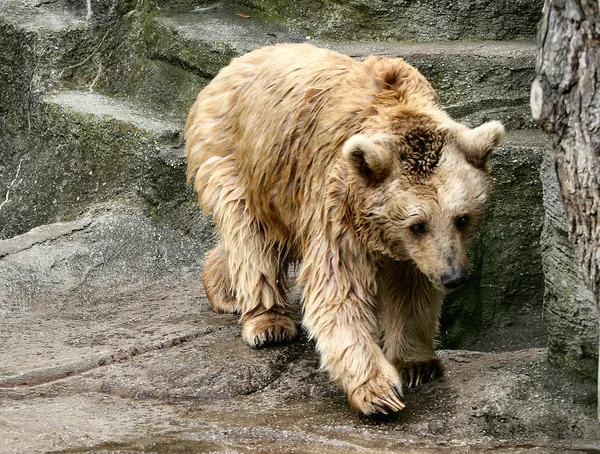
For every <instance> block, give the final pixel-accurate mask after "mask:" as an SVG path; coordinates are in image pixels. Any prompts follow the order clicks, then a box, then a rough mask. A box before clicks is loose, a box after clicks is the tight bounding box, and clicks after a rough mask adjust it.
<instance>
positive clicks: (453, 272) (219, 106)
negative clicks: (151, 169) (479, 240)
mask: <svg viewBox="0 0 600 454" xmlns="http://www.w3.org/2000/svg"><path fill="white" fill-rule="evenodd" d="M185 133H186V154H187V159H188V182H193V185H194V187H195V189H196V191H197V192H198V199H199V203H200V206H201V207H202V209H203V211H204V212H205V213H212V215H213V218H214V221H215V224H216V228H217V231H218V233H219V237H220V239H219V242H218V244H217V245H216V247H215V248H214V249H213V250H212V251H211V252H210V253H209V254H208V256H207V258H206V262H205V267H204V275H203V280H204V287H205V289H206V294H207V296H208V298H209V300H210V302H211V304H212V306H213V308H214V309H215V310H217V311H219V312H229V313H233V312H239V313H240V314H241V322H242V324H243V328H242V335H243V338H244V339H245V340H246V342H248V344H250V345H251V346H253V347H260V346H263V345H265V344H268V343H273V342H281V341H286V340H290V339H293V338H294V337H295V336H296V334H297V329H296V324H295V322H294V320H293V318H292V317H291V316H290V313H289V305H288V297H287V288H288V287H287V282H286V277H287V271H288V266H289V265H290V264H292V263H294V262H298V261H301V268H300V273H299V282H300V283H301V284H302V286H303V294H302V304H303V326H304V327H305V329H306V330H307V332H308V334H309V336H310V337H311V338H313V339H314V340H315V342H316V346H317V349H318V351H319V353H320V355H321V364H322V368H323V369H324V370H326V371H327V372H328V373H329V376H330V377H331V379H332V380H335V381H336V382H337V383H338V384H339V385H340V386H341V388H342V389H343V390H344V391H345V392H346V393H347V395H348V399H349V401H350V404H351V405H352V406H353V407H354V408H355V409H357V410H359V411H361V412H363V413H365V414H372V413H376V412H381V413H387V412H389V411H393V412H395V411H398V410H400V409H402V408H403V407H404V405H405V404H404V401H403V400H402V386H401V384H402V383H401V376H400V373H402V376H403V377H404V378H405V385H407V386H415V385H418V384H419V383H422V382H425V381H428V380H432V379H434V378H436V377H438V376H440V375H441V374H442V373H443V370H444V366H443V363H442V361H441V360H440V359H439V358H438V357H437V356H436V354H435V352H434V339H435V336H436V333H437V329H438V323H439V315H440V308H441V303H442V297H443V295H444V292H446V291H447V290H451V289H454V288H456V287H458V286H459V285H461V284H462V283H463V282H464V281H465V280H466V279H467V255H466V244H467V242H468V240H469V238H470V237H472V236H473V234H474V232H475V230H476V229H477V227H478V226H479V224H480V223H481V221H482V217H483V214H484V204H485V202H486V199H487V198H488V194H489V192H490V186H491V175H490V172H489V156H490V152H491V151H492V149H493V148H494V147H496V146H497V145H498V144H499V143H500V141H501V140H502V137H503V134H504V129H503V127H502V125H501V124H500V123H498V122H489V123H485V124H483V125H481V126H479V127H477V128H474V129H469V128H468V127H466V126H463V125H461V124H459V123H457V122H455V121H453V120H452V119H450V118H449V117H448V115H447V114H446V113H445V112H444V111H443V110H442V108H441V107H440V104H439V101H438V98H437V96H436V93H435V92H434V90H433V89H432V87H431V85H430V84H429V83H428V82H427V80H426V79H425V78H424V77H423V76H422V75H421V74H420V73H419V72H418V71H417V70H416V69H415V68H413V67H412V66H410V65H408V64H407V63H405V62H404V61H403V60H402V59H387V58H384V59H378V58H376V57H373V56H372V57H369V58H367V59H366V60H364V61H362V62H359V61H355V60H353V59H351V58H350V57H347V56H344V55H341V54H338V53H336V52H332V51H329V50H325V49H319V48H316V47H313V46H311V45H306V44H287V45H277V46H273V47H266V48H263V49H258V50H255V51H253V52H250V53H248V54H246V55H244V56H242V57H239V58H236V59H234V60H233V61H232V62H231V64H230V65H229V66H227V67H226V68H224V69H222V70H221V71H220V72H219V74H218V75H217V76H216V77H215V79H214V80H213V81H212V82H211V83H210V84H209V85H208V86H207V87H206V88H205V89H204V90H202V91H201V92H200V94H199V95H198V99H197V101H196V103H195V104H194V106H193V107H192V109H191V111H190V114H189V118H188V120H187V123H186V126H185Z"/></svg>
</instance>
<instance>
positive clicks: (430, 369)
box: [378, 259, 444, 388]
mask: <svg viewBox="0 0 600 454" xmlns="http://www.w3.org/2000/svg"><path fill="white" fill-rule="evenodd" d="M378 287H379V295H380V319H381V324H382V326H383V349H384V351H385V354H386V357H387V359H388V360H389V361H390V362H391V363H392V364H393V365H394V366H396V368H397V369H398V370H399V371H400V373H401V375H402V379H403V382H404V385H405V386H406V387H409V388H412V387H414V386H418V385H420V384H421V383H425V382H428V381H431V380H434V379H436V378H437V377H440V376H442V375H443V373H444V363H443V362H442V360H441V359H440V358H439V357H438V356H437V355H436V353H435V350H434V342H435V337H436V335H437V332H438V324H439V318H440V312H441V308H442V299H443V297H444V293H443V292H442V291H441V290H438V289H436V288H435V287H434V286H433V285H432V284H431V282H430V281H429V279H427V277H426V276H425V275H424V274H423V273H421V271H419V270H418V269H417V267H416V266H415V265H414V264H413V263H412V262H408V261H407V262H400V261H396V260H392V259H385V260H383V261H382V262H381V264H380V270H379V281H378Z"/></svg>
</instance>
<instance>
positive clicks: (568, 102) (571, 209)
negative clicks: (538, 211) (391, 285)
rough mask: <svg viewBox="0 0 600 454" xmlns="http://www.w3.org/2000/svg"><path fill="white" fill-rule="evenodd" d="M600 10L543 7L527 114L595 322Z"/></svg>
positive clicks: (588, 3) (599, 296) (587, 2)
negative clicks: (541, 144) (556, 188)
mask: <svg viewBox="0 0 600 454" xmlns="http://www.w3.org/2000/svg"><path fill="white" fill-rule="evenodd" d="M599 8H600V0H546V3H545V5H544V13H543V19H542V23H541V29H540V32H539V36H538V57H537V62H536V73H537V77H536V80H535V81H534V83H533V86H532V92H531V110H532V114H533V117H534V119H535V120H537V121H538V123H539V124H540V125H541V126H542V128H543V129H544V130H545V131H546V132H547V133H548V135H549V138H550V142H551V146H552V149H553V152H554V155H555V166H556V172H557V176H558V181H559V184H560V189H561V192H562V196H563V201H564V207H565V211H566V214H567V219H568V225H567V227H568V232H569V238H570V239H571V241H572V243H573V244H574V247H575V260H576V262H577V264H578V265H579V267H580V270H581V274H582V277H583V279H584V282H585V284H586V285H587V286H588V287H589V289H590V290H591V291H592V293H593V298H594V302H595V304H596V307H597V308H598V310H599V316H600V270H599V265H598V264H599V262H600V247H599V239H600V224H599V223H598V211H599V207H600V9H599ZM599 377H600V374H599ZM598 395H599V397H600V380H599V387H598ZM599 400H600V399H599ZM598 416H599V418H600V405H599V410H598Z"/></svg>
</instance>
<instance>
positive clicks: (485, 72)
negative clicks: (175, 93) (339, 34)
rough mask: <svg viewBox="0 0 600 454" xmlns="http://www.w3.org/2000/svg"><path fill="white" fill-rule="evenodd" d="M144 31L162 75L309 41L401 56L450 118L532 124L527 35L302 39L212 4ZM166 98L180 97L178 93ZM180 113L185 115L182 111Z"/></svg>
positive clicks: (351, 51)
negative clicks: (490, 38) (473, 39)
mask: <svg viewBox="0 0 600 454" xmlns="http://www.w3.org/2000/svg"><path fill="white" fill-rule="evenodd" d="M144 38H145V40H146V42H147V47H148V49H147V54H146V56H147V57H148V58H149V59H150V60H151V61H153V62H154V64H155V65H156V67H155V69H154V71H156V72H160V73H161V74H164V64H165V63H168V64H170V65H171V66H172V67H174V68H176V70H177V71H180V70H181V68H185V69H186V70H187V71H188V72H189V73H192V74H194V75H195V76H196V77H198V78H199V79H198V80H197V81H195V82H192V83H191V85H194V86H195V85H202V84H204V83H207V82H208V80H210V79H211V78H212V77H214V76H215V75H216V73H217V72H218V71H219V69H221V68H222V67H223V66H225V65H227V64H228V63H229V62H230V61H231V59H232V58H234V57H236V56H239V55H242V54H244V53H246V52H249V51H251V50H254V49H257V48H259V47H262V46H266V45H272V44H276V43H289V42H291V43H298V42H311V43H313V44H315V45H317V46H320V47H326V48H330V49H332V50H336V51H339V52H342V53H345V54H347V55H350V56H352V57H354V58H357V59H364V58H366V57H367V56H369V55H371V54H374V55H378V56H381V57H384V56H386V57H404V58H405V59H406V60H407V61H408V62H409V63H411V64H413V65H414V66H416V67H417V68H418V69H419V70H420V71H421V72H422V73H423V74H424V75H425V77H427V78H428V79H429V80H430V82H431V83H432V84H433V86H434V87H435V88H436V90H437V91H438V93H439V95H440V99H441V101H442V103H443V104H444V106H445V107H446V108H447V109H448V111H449V112H450V113H451V114H452V115H453V116H454V117H456V118H459V119H462V120H463V121H465V122H467V123H472V124H477V123H481V122H483V121H486V120H489V119H499V120H501V121H503V122H504V123H505V125H506V126H507V127H509V128H511V129H523V128H532V127H534V125H533V122H532V120H531V119H530V116H531V115H530V111H529V106H528V104H529V101H528V100H529V89H530V84H531V81H532V79H533V72H534V59H535V43H534V42H533V41H516V42H509V41H480V42H468V41H453V42H431V43H406V42H403V43H400V42H394V43H384V42H375V41H370V42H351V41H330V40H323V39H307V37H306V36H305V35H303V34H300V33H298V32H296V31H294V30H293V29H290V28H288V27H286V26H283V25H281V24H274V23H271V22H265V21H263V20H260V19H256V18H253V17H250V18H248V19H244V18H242V17H239V16H236V15H235V14H227V15H226V14H223V12H222V11H217V12H215V11H213V10H209V11H204V12H202V13H177V14H164V15H159V16H157V17H156V18H155V20H154V21H151V22H149V23H148V24H147V25H146V27H145V34H144ZM150 66H152V65H150ZM145 70H146V71H147V75H146V77H147V79H150V80H152V79H156V78H153V76H152V75H151V73H152V72H153V69H152V68H151V67H145ZM182 82H183V83H182V89H181V92H182V93H185V94H186V96H189V91H190V90H189V87H190V81H189V80H183V79H182ZM157 83H159V81H157ZM198 88H201V87H200V86H198ZM145 91H146V90H143V91H141V90H140V89H138V88H136V87H134V88H133V89H132V95H136V93H137V96H138V97H143V96H144V93H145ZM175 98H176V97H175ZM159 102H160V101H159ZM168 103H171V104H172V103H177V104H179V105H181V104H182V103H181V101H178V100H177V99H171V100H169V101H168ZM162 106H163V107H162V108H167V109H170V107H171V106H169V105H164V104H163V105H162ZM179 115H180V116H182V117H183V113H181V114H179Z"/></svg>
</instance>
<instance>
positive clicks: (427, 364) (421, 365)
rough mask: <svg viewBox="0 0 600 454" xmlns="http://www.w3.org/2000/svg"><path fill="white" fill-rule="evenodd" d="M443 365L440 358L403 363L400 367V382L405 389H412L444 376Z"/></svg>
mask: <svg viewBox="0 0 600 454" xmlns="http://www.w3.org/2000/svg"><path fill="white" fill-rule="evenodd" d="M444 370H445V367H444V363H443V362H442V360H441V359H440V358H432V359H429V360H426V361H420V362H410V363H405V364H403V365H402V366H401V367H400V374H401V376H402V382H403V383H404V385H405V386H406V387H407V388H414V387H415V386H419V385H421V384H423V383H427V382H430V381H433V380H435V379H436V378H438V377H441V376H442V375H444Z"/></svg>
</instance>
